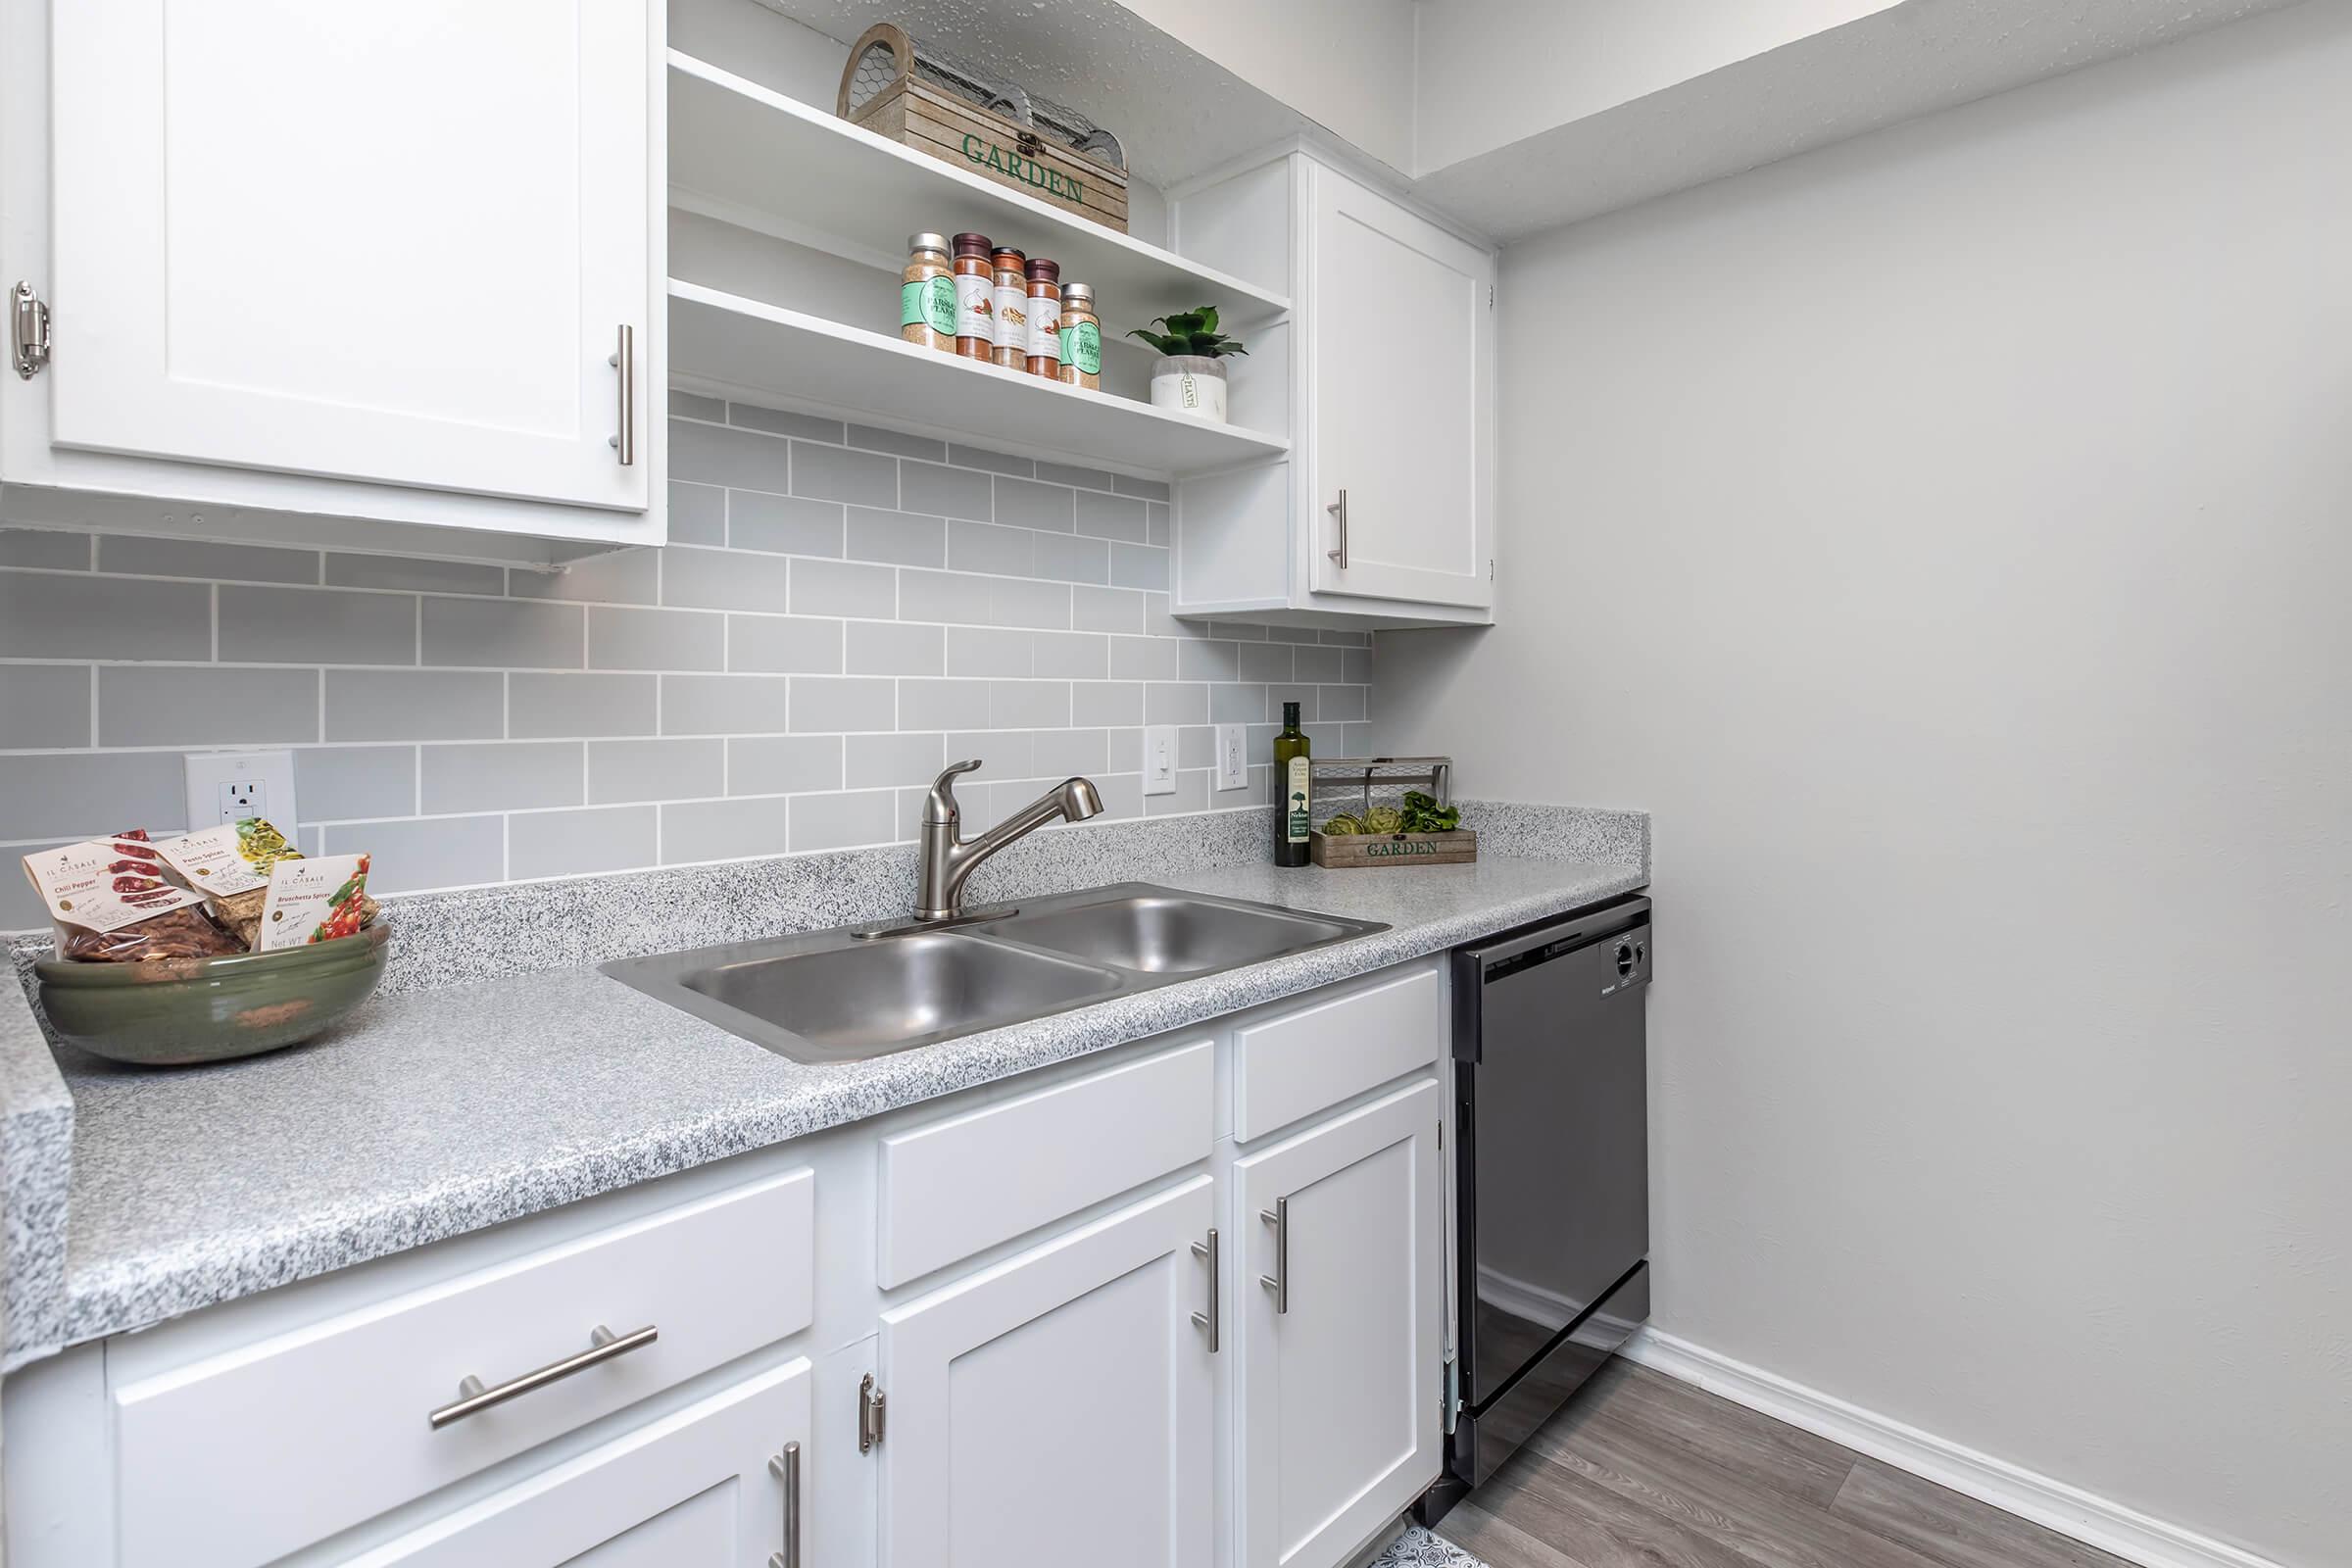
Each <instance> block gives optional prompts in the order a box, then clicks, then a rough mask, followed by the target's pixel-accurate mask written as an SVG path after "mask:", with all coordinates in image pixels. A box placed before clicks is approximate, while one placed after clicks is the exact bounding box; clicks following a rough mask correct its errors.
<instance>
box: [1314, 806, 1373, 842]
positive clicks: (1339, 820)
mask: <svg viewBox="0 0 2352 1568" xmlns="http://www.w3.org/2000/svg"><path fill="white" fill-rule="evenodd" d="M1363 830H1364V824H1363V823H1361V822H1359V821H1357V820H1356V819H1355V818H1354V817H1352V816H1349V815H1348V813H1347V812H1345V811H1342V812H1341V813H1340V814H1339V815H1337V816H1335V817H1333V818H1332V819H1331V820H1330V821H1328V822H1326V823H1324V824H1323V836H1324V837H1325V838H1331V839H1344V838H1348V837H1349V836H1350V835H1352V834H1356V833H1361V832H1362V831H1363Z"/></svg>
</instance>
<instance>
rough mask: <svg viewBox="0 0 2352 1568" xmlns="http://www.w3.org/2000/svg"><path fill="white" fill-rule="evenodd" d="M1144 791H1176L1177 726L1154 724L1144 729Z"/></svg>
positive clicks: (1153, 793)
mask: <svg viewBox="0 0 2352 1568" xmlns="http://www.w3.org/2000/svg"><path fill="white" fill-rule="evenodd" d="M1144 793H1145V794H1146V795H1173V794H1175V793H1176V726H1175V725H1173V724H1154V725H1152V727H1151V728H1149V729H1147V730H1145V731H1144Z"/></svg>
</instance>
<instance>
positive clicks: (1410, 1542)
mask: <svg viewBox="0 0 2352 1568" xmlns="http://www.w3.org/2000/svg"><path fill="white" fill-rule="evenodd" d="M1366 1568H1487V1565H1486V1564H1485V1563H1483V1562H1481V1561H1479V1560H1478V1559H1477V1558H1476V1557H1473V1556H1471V1555H1470V1554H1469V1553H1468V1552H1466V1551H1464V1550H1463V1549H1462V1548H1461V1547H1459V1546H1457V1545H1455V1544H1453V1543H1452V1542H1450V1541H1441V1540H1439V1539H1438V1538H1437V1537H1436V1536H1433V1535H1431V1534H1430V1533H1429V1532H1428V1531H1426V1530H1424V1529H1422V1528H1421V1527H1420V1526H1419V1525H1406V1526H1405V1527H1404V1534H1403V1535H1401V1536H1398V1537H1397V1539H1396V1540H1395V1541H1392V1542H1390V1543H1389V1549H1388V1550H1386V1551H1384V1552H1382V1553H1381V1554H1380V1555H1379V1556H1377V1557H1375V1558H1373V1559H1372V1561H1371V1562H1370V1563H1369V1564H1367V1565H1366Z"/></svg>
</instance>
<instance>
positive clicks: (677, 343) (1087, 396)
mask: <svg viewBox="0 0 2352 1568" xmlns="http://www.w3.org/2000/svg"><path fill="white" fill-rule="evenodd" d="M669 368H670V373H671V374H672V375H673V376H675V377H678V378H680V379H682V380H684V381H687V382H689V383H694V382H700V383H703V384H706V385H709V386H711V387H713V388H716V389H718V390H721V391H723V392H727V393H730V394H733V395H736V396H742V397H749V398H758V397H773V398H780V399H782V400H784V401H786V402H789V403H792V404H796V405H799V406H803V407H813V408H822V409H827V410H831V411H834V412H837V413H841V414H845V415H850V416H853V417H857V416H862V417H868V418H871V419H874V420H876V421H877V422H883V423H888V424H892V425H897V426H902V427H904V426H907V425H920V426H922V427H923V428H925V429H927V430H930V431H934V432H937V433H939V434H942V435H944V436H947V437H950V438H954V439H959V440H968V441H970V442H972V443H973V444H974V445H976V446H985V447H994V448H998V449H1001V450H1005V451H1011V452H1017V453H1025V454H1029V455H1032V456H1034V455H1038V454H1048V455H1054V456H1062V457H1069V458H1074V459H1077V460H1079V461H1081V462H1086V463H1091V464H1094V465H1095V466H1103V467H1110V468H1116V469H1120V470H1123V471H1131V472H1141V473H1151V474H1165V475H1167V476H1169V477H1170V478H1178V479H1181V478H1184V477H1186V476H1188V475H1191V474H1196V473H1212V472H1215V471H1217V470H1219V469H1224V468H1235V467H1240V466H1244V465H1247V464H1250V463H1260V462H1263V461H1265V460H1267V459H1269V458H1279V457H1281V456H1282V455H1284V454H1285V453H1287V452H1289V451H1290V449H1291V444H1290V443H1289V442H1288V441H1285V440H1283V439H1281V438H1280V437H1279V436H1271V435H1267V434H1264V433H1263V432H1261V431H1257V430H1249V429H1244V428H1243V427H1242V426H1240V425H1233V424H1211V423H1209V422H1207V421H1206V420H1203V419H1196V418H1194V417H1191V416H1189V415H1183V414H1171V413H1169V412H1167V411H1166V410H1164V409H1155V408H1153V407H1152V405H1151V404H1149V403H1139V402H1137V401H1136V400H1135V399H1133V398H1123V397H1113V396H1112V395H1110V394H1109V393H1107V392H1092V391H1088V390H1087V389H1086V388H1084V387H1076V386H1064V385H1062V384H1061V383H1060V382H1058V381H1048V380H1045V379H1044V378H1042V377H1040V376H1034V375H1026V374H1023V373H1022V372H1020V371H1018V370H1007V369H1005V368H1002V367H1000V366H995V365H988V364H984V363H982V362H980V361H977V360H966V359H959V358H957V357H956V356H955V355H953V354H942V353H941V352H939V351H938V350H937V349H926V348H918V347H916V346H915V345H913V344H911V343H907V342H903V341H901V340H900V339H898V338H895V337H884V336H883V335H882V334H881V333H879V332H869V331H867V330H866V329H865V328H863V327H858V326H845V325H843V324H842V323H841V322H839V321H828V320H826V319H823V318H822V317H815V316H809V315H805V314H803V313H802V312H799V311H793V310H787V309H785V308H784V307H783V306H780V305H768V304H764V303H762V302H761V301H759V300H753V299H746V298H744V297H743V296H742V295H740V294H729V293H726V292H724V291H722V290H719V289H714V288H705V287H703V286H702V285H701V284H699V283H688V282H683V281H681V280H679V279H677V278H672V279H670V283H669Z"/></svg>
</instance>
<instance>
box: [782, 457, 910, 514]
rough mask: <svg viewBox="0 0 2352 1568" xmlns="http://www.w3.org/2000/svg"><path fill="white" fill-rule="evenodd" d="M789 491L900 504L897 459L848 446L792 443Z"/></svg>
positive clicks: (826, 498)
mask: <svg viewBox="0 0 2352 1568" xmlns="http://www.w3.org/2000/svg"><path fill="white" fill-rule="evenodd" d="M792 493H793V494H794V495H796V496H809V497H810V498H812V499H814V500H817V501H847V502H849V503H851V504H852V505H854V506H860V507H889V508H891V509H893V510H894V511H895V510H896V509H897V507H898V504H899V460H898V459H896V458H888V457H884V456H882V455H881V454H879V453H874V452H853V451H851V450H850V449H849V448H848V447H827V446H817V445H815V444H813V443H811V442H808V441H795V442H794V443H793V444H792Z"/></svg>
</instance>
